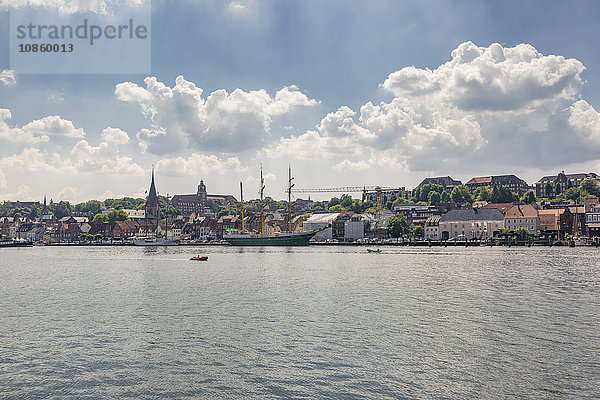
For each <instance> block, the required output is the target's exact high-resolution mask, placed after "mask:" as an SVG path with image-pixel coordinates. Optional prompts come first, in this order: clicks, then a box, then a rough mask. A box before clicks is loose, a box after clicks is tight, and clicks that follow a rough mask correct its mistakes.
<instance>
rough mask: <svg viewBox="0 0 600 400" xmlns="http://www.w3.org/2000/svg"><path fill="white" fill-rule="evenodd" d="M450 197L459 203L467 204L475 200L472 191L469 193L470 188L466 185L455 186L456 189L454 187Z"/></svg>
mask: <svg viewBox="0 0 600 400" xmlns="http://www.w3.org/2000/svg"><path fill="white" fill-rule="evenodd" d="M450 198H451V199H452V201H453V202H455V203H457V204H466V203H471V202H472V201H473V199H472V198H471V193H469V189H467V187H466V186H465V185H458V186H455V187H454V189H452V193H451V194H450Z"/></svg>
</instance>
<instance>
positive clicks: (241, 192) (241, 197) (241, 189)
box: [240, 181, 244, 233]
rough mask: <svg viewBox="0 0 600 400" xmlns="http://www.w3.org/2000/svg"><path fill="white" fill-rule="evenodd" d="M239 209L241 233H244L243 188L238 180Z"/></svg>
mask: <svg viewBox="0 0 600 400" xmlns="http://www.w3.org/2000/svg"><path fill="white" fill-rule="evenodd" d="M240 209H241V211H242V233H244V189H243V188H242V182H241V181H240Z"/></svg>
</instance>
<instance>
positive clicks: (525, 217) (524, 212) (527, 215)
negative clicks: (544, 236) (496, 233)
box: [504, 204, 540, 235]
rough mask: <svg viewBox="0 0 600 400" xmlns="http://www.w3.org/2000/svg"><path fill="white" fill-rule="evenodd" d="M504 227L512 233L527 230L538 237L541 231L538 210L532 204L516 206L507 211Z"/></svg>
mask: <svg viewBox="0 0 600 400" xmlns="http://www.w3.org/2000/svg"><path fill="white" fill-rule="evenodd" d="M504 226H505V227H506V229H508V230H510V231H514V230H515V229H517V228H525V229H527V233H528V234H530V235H537V234H538V233H539V230H540V218H539V215H538V210H537V209H536V208H535V207H534V206H532V205H530V204H515V205H514V206H512V207H511V208H509V209H508V211H506V215H505V216H504Z"/></svg>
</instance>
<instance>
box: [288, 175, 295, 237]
mask: <svg viewBox="0 0 600 400" xmlns="http://www.w3.org/2000/svg"><path fill="white" fill-rule="evenodd" d="M292 180H294V178H292V167H291V166H288V189H287V193H288V231H289V232H292V188H293V187H294V184H293V183H292Z"/></svg>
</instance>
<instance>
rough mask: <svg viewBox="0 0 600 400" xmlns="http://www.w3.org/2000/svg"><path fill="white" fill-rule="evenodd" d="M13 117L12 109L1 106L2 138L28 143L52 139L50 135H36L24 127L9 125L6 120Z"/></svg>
mask: <svg viewBox="0 0 600 400" xmlns="http://www.w3.org/2000/svg"><path fill="white" fill-rule="evenodd" d="M11 118H12V115H11V112H10V110H7V109H5V108H0V139H3V140H6V141H9V142H15V143H26V144H34V143H43V142H48V141H49V140H50V138H49V137H48V135H41V136H35V135H34V134H33V133H32V132H29V131H26V130H24V129H21V128H11V127H9V126H8V124H7V123H6V120H7V119H11Z"/></svg>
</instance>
